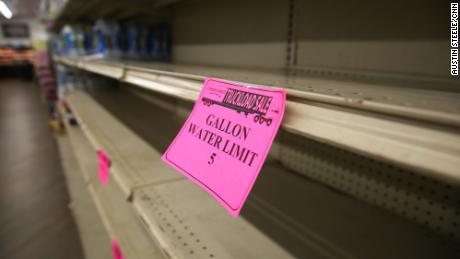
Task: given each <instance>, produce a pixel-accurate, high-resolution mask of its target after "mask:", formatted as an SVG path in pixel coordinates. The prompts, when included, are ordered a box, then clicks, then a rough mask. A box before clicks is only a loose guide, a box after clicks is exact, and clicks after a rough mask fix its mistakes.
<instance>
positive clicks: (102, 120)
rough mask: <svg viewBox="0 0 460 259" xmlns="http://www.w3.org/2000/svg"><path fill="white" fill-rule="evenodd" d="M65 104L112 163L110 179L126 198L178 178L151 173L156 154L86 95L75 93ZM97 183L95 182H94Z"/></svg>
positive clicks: (93, 142)
mask: <svg viewBox="0 0 460 259" xmlns="http://www.w3.org/2000/svg"><path fill="white" fill-rule="evenodd" d="M68 101H69V103H70V105H71V107H72V111H73V112H74V113H75V114H76V115H77V118H78V121H79V123H80V125H81V127H82V129H83V132H84V133H85V135H86V137H87V138H88V139H89V140H90V142H91V144H92V146H93V154H94V155H95V150H104V151H105V152H106V153H107V155H108V157H109V159H110V160H111V161H112V164H111V167H110V178H112V177H113V179H115V181H116V182H117V183H118V184H119V185H120V187H121V188H122V190H123V193H124V195H125V197H126V198H129V197H130V196H131V194H132V192H133V190H134V189H135V188H136V187H140V186H145V185H148V184H152V183H160V182H168V181H174V180H178V179H180V176H179V175H177V174H175V173H172V172H171V173H166V174H163V173H161V174H157V173H155V172H152V171H151V168H152V167H155V166H156V164H157V162H156V161H157V160H159V159H160V157H161V156H160V154H159V153H158V152H157V151H156V150H155V149H154V148H152V147H151V146H149V145H148V144H147V143H145V142H144V141H143V140H142V139H141V138H140V137H139V136H137V135H135V134H134V133H133V132H132V131H131V130H130V129H128V128H127V127H126V126H124V125H123V124H122V123H121V122H120V121H118V120H117V119H116V118H115V117H113V116H112V115H111V114H110V113H109V112H108V111H106V110H105V109H104V108H103V107H102V106H100V105H99V104H98V103H97V102H96V101H94V99H93V98H91V97H90V96H89V95H87V94H85V93H82V92H76V93H74V94H72V95H71V96H70V97H69V98H68ZM95 181H97V179H96V180H95Z"/></svg>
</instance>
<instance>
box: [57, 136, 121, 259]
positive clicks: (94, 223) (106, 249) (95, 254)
mask: <svg viewBox="0 0 460 259" xmlns="http://www.w3.org/2000/svg"><path fill="white" fill-rule="evenodd" d="M75 130H76V129H72V128H69V127H68V131H72V132H73V131H75ZM71 134H72V133H69V135H71ZM57 143H58V146H59V151H60V155H61V161H62V166H63V169H64V174H65V178H66V182H67V187H68V190H69V193H70V197H71V203H70V208H71V210H72V214H73V216H74V218H75V221H76V223H77V226H78V231H79V234H80V240H81V241H82V246H83V251H84V254H85V258H87V259H104V258H106V259H109V258H113V255H112V251H111V240H110V238H109V234H108V233H107V231H106V229H105V228H104V225H103V223H102V219H101V217H100V216H99V214H98V212H97V210H96V205H95V204H94V201H93V199H92V198H91V195H90V194H89V191H88V189H87V188H86V183H85V181H84V179H83V175H82V170H81V169H80V166H79V164H78V161H77V160H76V158H75V155H74V150H75V144H77V143H75V142H74V143H73V144H71V141H70V139H69V137H68V136H58V137H57Z"/></svg>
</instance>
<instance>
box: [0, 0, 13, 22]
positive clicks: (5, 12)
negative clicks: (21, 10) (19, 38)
mask: <svg viewBox="0 0 460 259" xmlns="http://www.w3.org/2000/svg"><path fill="white" fill-rule="evenodd" d="M0 12H1V13H2V14H3V16H5V18H6V19H11V17H13V13H12V12H11V10H10V8H8V6H7V5H6V4H5V2H3V1H0Z"/></svg>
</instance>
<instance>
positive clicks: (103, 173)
mask: <svg viewBox="0 0 460 259" xmlns="http://www.w3.org/2000/svg"><path fill="white" fill-rule="evenodd" d="M97 156H98V157H99V180H101V182H102V184H103V185H104V186H105V187H107V186H109V167H110V160H109V158H108V157H107V155H106V154H105V152H104V151H102V150H99V151H97Z"/></svg>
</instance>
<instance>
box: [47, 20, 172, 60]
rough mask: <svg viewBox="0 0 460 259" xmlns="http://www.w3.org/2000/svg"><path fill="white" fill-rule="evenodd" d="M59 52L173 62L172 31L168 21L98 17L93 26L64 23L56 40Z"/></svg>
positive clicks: (67, 54) (55, 44)
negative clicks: (150, 22) (155, 22)
mask: <svg viewBox="0 0 460 259" xmlns="http://www.w3.org/2000/svg"><path fill="white" fill-rule="evenodd" d="M54 48H55V50H56V53H57V54H60V55H66V56H92V57H98V58H106V57H108V58H126V59H142V60H155V61H170V59H171V33H170V29H169V26H167V25H165V24H158V25H144V24H133V23H129V24H119V23H116V22H113V21H106V20H98V21H96V22H95V24H94V25H93V26H88V25H81V24H77V25H65V26H64V27H63V28H62V29H61V31H60V33H59V34H58V35H57V37H56V38H55V40H54Z"/></svg>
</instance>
